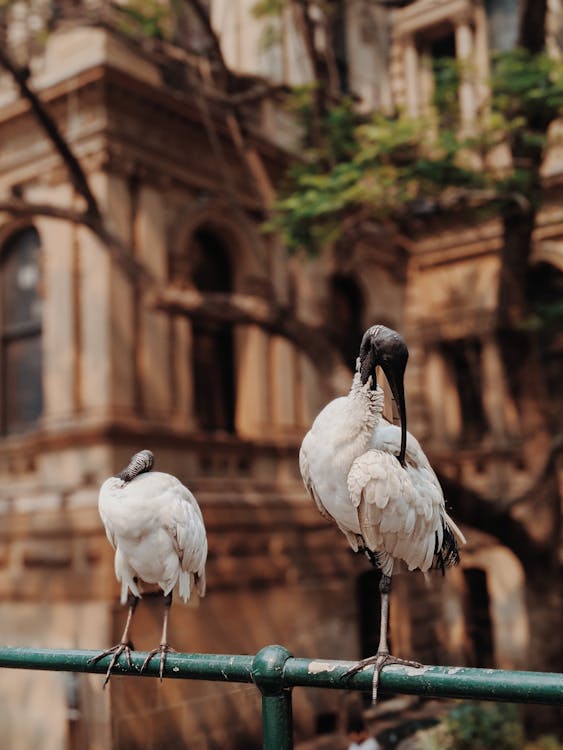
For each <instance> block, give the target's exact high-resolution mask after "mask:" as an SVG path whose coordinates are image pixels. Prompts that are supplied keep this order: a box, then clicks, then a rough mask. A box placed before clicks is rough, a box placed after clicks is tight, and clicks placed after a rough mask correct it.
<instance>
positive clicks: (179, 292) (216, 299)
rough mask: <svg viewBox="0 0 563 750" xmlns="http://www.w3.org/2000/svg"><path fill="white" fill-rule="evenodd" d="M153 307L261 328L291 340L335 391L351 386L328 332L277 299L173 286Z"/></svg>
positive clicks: (162, 292) (156, 299)
mask: <svg viewBox="0 0 563 750" xmlns="http://www.w3.org/2000/svg"><path fill="white" fill-rule="evenodd" d="M153 305H154V307H156V308H157V309H160V310H167V311H169V312H175V313H182V314H184V315H187V316H188V317H190V318H191V319H192V320H202V321H210V320H214V321H217V322H220V323H231V324H233V325H237V324H238V325H257V326H259V327H260V328H262V329H263V330H265V331H267V332H268V333H271V334H273V335H276V336H282V337H283V338H285V339H287V340H289V341H291V343H293V344H294V345H295V346H296V347H297V349H298V350H299V351H301V352H302V353H303V354H305V355H306V356H307V357H308V358H309V359H310V360H311V362H312V364H313V365H314V367H315V368H316V369H317V370H319V372H320V373H322V375H323V379H325V378H326V381H327V382H328V383H329V385H330V386H331V387H332V389H333V391H334V392H342V390H343V389H344V388H346V387H348V386H349V384H350V371H349V370H348V368H347V367H346V366H345V365H344V363H343V361H342V358H341V357H340V355H339V353H338V352H337V350H336V349H335V347H334V344H333V343H332V342H331V341H329V339H328V337H327V335H326V331H325V329H324V328H323V327H321V326H314V325H309V324H308V323H305V322H304V321H302V320H300V319H298V318H297V317H295V315H294V314H293V312H292V310H291V309H290V308H288V307H287V306H285V305H280V304H278V303H276V302H275V300H272V299H266V298H264V297H258V296H254V295H249V294H223V293H205V294H202V293H201V292H198V291H197V290H195V289H179V288H177V287H170V288H168V289H164V290H161V291H159V292H157V293H156V294H155V297H154V300H153Z"/></svg>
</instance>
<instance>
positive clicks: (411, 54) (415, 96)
mask: <svg viewBox="0 0 563 750" xmlns="http://www.w3.org/2000/svg"><path fill="white" fill-rule="evenodd" d="M403 55H404V57H403V65H404V68H405V85H406V104H407V114H408V115H409V116H410V117H417V116H418V115H419V114H420V101H419V80H418V78H419V76H418V51H417V49H416V44H415V41H414V38H413V37H412V36H409V37H406V38H405V40H404V53H403Z"/></svg>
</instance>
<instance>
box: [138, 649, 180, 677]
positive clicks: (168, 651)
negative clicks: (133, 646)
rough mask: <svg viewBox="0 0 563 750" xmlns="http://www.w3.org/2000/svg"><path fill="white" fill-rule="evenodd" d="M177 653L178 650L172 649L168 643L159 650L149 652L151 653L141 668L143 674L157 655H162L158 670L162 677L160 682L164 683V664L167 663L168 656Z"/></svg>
mask: <svg viewBox="0 0 563 750" xmlns="http://www.w3.org/2000/svg"><path fill="white" fill-rule="evenodd" d="M175 653H177V651H176V649H174V648H172V646H169V645H168V644H167V643H161V644H160V646H159V647H158V648H153V650H152V651H149V653H148V654H147V655H146V657H145V660H144V662H143V665H142V667H141V674H142V673H143V672H144V671H145V669H146V668H147V667H148V665H149V662H150V661H151V659H152V658H153V657H154V656H156V655H157V654H160V665H159V668H158V675H159V677H160V681H161V682H162V678H163V676H164V664H165V663H166V654H175Z"/></svg>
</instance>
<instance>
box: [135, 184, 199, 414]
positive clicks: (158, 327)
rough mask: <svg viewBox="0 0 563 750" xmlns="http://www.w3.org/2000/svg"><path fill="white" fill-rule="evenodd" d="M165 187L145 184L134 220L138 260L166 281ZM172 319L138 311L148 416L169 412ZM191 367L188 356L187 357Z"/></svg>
mask: <svg viewBox="0 0 563 750" xmlns="http://www.w3.org/2000/svg"><path fill="white" fill-rule="evenodd" d="M164 200H165V198H164V196H163V194H162V191H159V190H157V189H156V188H153V187H150V186H148V185H143V186H142V187H141V189H140V191H139V196H138V207H137V218H136V221H135V245H136V248H137V253H138V257H139V260H140V261H141V262H142V263H144V264H145V266H147V268H149V270H150V271H151V273H152V274H153V276H154V278H155V279H156V280H157V281H158V282H160V283H165V282H166V277H167V272H168V262H167V255H166V225H165V218H164V217H165V215H166V211H165V205H164ZM170 335H171V331H170V319H169V316H168V315H167V314H166V313H163V312H159V311H156V310H150V309H147V308H146V307H143V308H141V309H140V311H139V330H138V342H137V347H138V351H137V364H138V367H139V380H140V393H141V403H142V408H143V412H144V414H146V416H148V417H154V418H161V417H163V416H165V415H167V414H169V413H170V409H171V383H170ZM183 364H184V368H186V369H188V358H187V356H186V358H185V360H184V363H183Z"/></svg>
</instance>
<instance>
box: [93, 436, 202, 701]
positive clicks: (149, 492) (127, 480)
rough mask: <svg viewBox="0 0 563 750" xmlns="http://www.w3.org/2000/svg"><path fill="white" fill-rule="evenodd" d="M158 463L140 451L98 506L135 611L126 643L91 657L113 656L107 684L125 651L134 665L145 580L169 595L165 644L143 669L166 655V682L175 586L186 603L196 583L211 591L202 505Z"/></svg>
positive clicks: (107, 484) (199, 588) (166, 597)
mask: <svg viewBox="0 0 563 750" xmlns="http://www.w3.org/2000/svg"><path fill="white" fill-rule="evenodd" d="M153 462H154V457H153V454H152V453H151V452H150V451H148V450H144V451H141V452H140V453H136V454H135V455H134V456H133V458H132V459H131V461H130V463H129V465H128V466H127V468H125V469H124V470H123V471H121V472H120V473H119V474H117V475H116V476H114V477H110V478H109V479H106V481H105V482H104V483H103V485H102V487H101V489H100V496H99V501H98V509H99V512H100V516H101V519H102V521H103V523H104V526H105V529H106V534H107V537H108V539H109V541H110V544H111V545H112V547H113V548H114V549H115V575H116V577H117V579H118V580H119V581H121V603H122V604H125V603H126V602H127V600H128V598H129V613H128V616H127V622H126V624H125V628H124V630H123V634H122V636H121V640H120V642H119V643H118V644H117V645H115V646H113V647H112V648H108V649H107V650H105V651H102V653H100V654H98V655H97V656H95V657H94V658H93V659H91V661H93V662H97V661H99V660H100V659H102V658H103V657H104V656H109V654H112V659H111V662H110V665H109V667H108V670H107V673H106V679H105V682H104V687H105V686H106V685H107V683H108V681H109V678H110V676H111V671H112V669H113V667H114V665H115V663H116V662H117V659H118V658H119V656H120V655H121V654H122V653H125V655H126V658H127V661H128V663H129V666H131V648H130V646H129V629H130V627H131V621H132V619H133V614H134V612H135V609H136V607H137V604H138V603H139V599H140V598H141V587H140V583H139V581H140V580H142V581H145V582H146V583H150V584H158V585H159V586H160V588H161V589H162V592H163V595H164V619H163V624H162V637H161V640H160V645H159V646H158V648H155V649H153V650H152V651H150V652H149V653H148V654H147V657H146V659H145V660H144V662H143V665H142V667H141V672H142V671H143V670H144V669H146V667H147V665H148V664H149V662H150V660H151V659H152V658H153V657H154V656H156V655H157V654H160V668H159V674H160V679H161V680H162V675H163V671H164V664H165V660H166V654H167V653H168V652H170V651H173V649H171V648H170V646H169V645H168V642H167V627H168V613H169V610H170V606H171V604H172V592H173V590H174V588H175V587H176V585H177V586H178V593H179V594H180V596H181V597H182V599H183V600H184V602H187V601H188V599H189V598H190V594H191V591H192V583H193V584H194V585H195V588H196V590H197V592H198V594H199V596H200V597H201V596H204V595H205V561H206V558H207V537H206V533H205V526H204V524H203V517H202V515H201V511H200V509H199V505H198V504H197V501H196V499H195V497H194V496H193V495H192V493H191V492H190V491H189V490H188V489H187V487H184V485H183V484H182V483H181V482H180V481H179V480H178V479H176V477H173V476H172V475H171V474H164V473H162V472H160V471H151V469H152V466H153ZM128 591H130V592H131V593H130V595H129V597H128Z"/></svg>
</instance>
